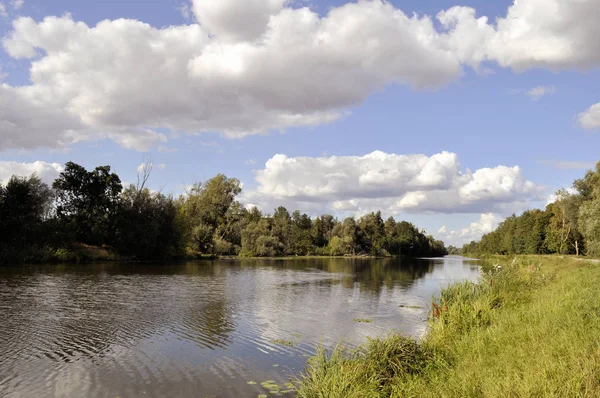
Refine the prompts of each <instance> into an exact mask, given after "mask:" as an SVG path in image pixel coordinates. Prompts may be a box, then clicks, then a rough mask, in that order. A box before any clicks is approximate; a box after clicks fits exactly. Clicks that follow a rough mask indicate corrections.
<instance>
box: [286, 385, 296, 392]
mask: <svg viewBox="0 0 600 398" xmlns="http://www.w3.org/2000/svg"><path fill="white" fill-rule="evenodd" d="M284 386H285V388H291V389H295V388H296V387H294V383H285V384H284ZM294 391H295V390H294Z"/></svg>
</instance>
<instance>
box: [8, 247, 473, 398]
mask: <svg viewBox="0 0 600 398" xmlns="http://www.w3.org/2000/svg"><path fill="white" fill-rule="evenodd" d="M477 265H478V264H477V262H475V261H473V260H467V259H463V258H461V257H446V258H442V259H406V258H403V259H286V260H243V259H240V260H237V259H235V260H218V261H206V262H189V263H183V264H167V265H132V264H99V265H85V266H61V265H59V266H57V265H49V266H40V267H27V268H23V267H20V268H0V396H1V397H27V398H29V397H111V398H115V397H120V398H125V397H257V396H259V395H260V394H266V395H267V396H277V395H279V396H293V394H292V393H289V392H288V393H284V391H286V390H287V389H289V385H288V386H287V387H286V386H285V383H288V382H289V381H290V378H291V377H293V376H294V375H298V374H299V373H300V372H301V371H302V369H303V368H304V366H305V365H306V360H307V357H309V356H311V355H312V354H314V352H315V346H316V345H317V344H323V345H324V346H326V347H333V346H334V345H335V344H336V343H338V342H339V341H341V340H343V341H345V342H347V343H349V344H350V345H355V344H359V343H362V342H364V341H365V340H366V338H367V337H368V336H382V335H385V334H386V333H387V332H389V331H390V330H398V331H400V332H401V333H403V334H404V335H407V336H413V337H415V338H418V337H420V336H422V335H423V333H424V332H425V330H426V324H427V313H428V310H429V308H428V306H429V305H430V302H431V297H432V295H434V294H437V293H439V291H440V289H441V287H443V286H444V285H446V284H448V283H451V282H454V281H457V280H465V279H469V280H475V279H477V276H478V266H477ZM357 319H364V320H370V322H356V321H355V320H357ZM266 381H268V382H269V384H277V385H278V386H279V390H277V389H275V388H274V387H273V386H272V385H270V386H267V387H266V388H265V387H263V385H266V384H264V383H265V382H266ZM261 383H263V385H261ZM275 391H279V394H277V395H275V394H272V393H270V392H275Z"/></svg>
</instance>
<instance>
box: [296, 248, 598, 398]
mask: <svg viewBox="0 0 600 398" xmlns="http://www.w3.org/2000/svg"><path fill="white" fill-rule="evenodd" d="M500 262H501V264H500V266H498V267H494V268H493V269H491V270H489V271H488V272H486V273H485V274H484V275H483V276H482V278H481V280H480V282H479V283H478V284H473V283H461V284H456V285H453V286H451V287H449V288H447V289H446V290H444V291H443V293H442V294H441V297H439V298H437V300H436V302H435V305H433V309H432V312H431V315H430V330H429V333H428V334H427V335H426V336H425V337H424V339H423V340H422V341H421V342H419V343H416V342H415V341H413V340H411V339H408V338H404V337H401V336H398V335H390V336H389V337H388V338H385V339H375V340H371V341H369V342H368V344H366V345H365V346H364V347H361V348H360V349H358V350H353V351H346V350H344V349H343V348H341V347H340V348H338V349H337V350H335V351H334V352H333V353H326V352H325V351H322V350H321V351H320V352H319V353H318V355H317V356H316V357H315V358H313V359H312V360H311V363H310V365H309V367H308V368H307V369H306V371H305V374H304V375H303V376H302V378H301V379H300V380H299V381H298V382H297V388H298V396H299V397H307V398H309V397H310V398H312V397H315V398H316V397H330V398H335V397H340V398H342V397H344V398H345V397H390V396H392V397H597V396H600V337H599V336H600V301H599V300H598V298H599V296H600V294H599V293H600V264H597V263H591V262H585V261H577V260H575V259H570V258H562V259H561V258H556V257H541V256H526V257H518V258H515V259H513V260H509V259H501V260H500Z"/></svg>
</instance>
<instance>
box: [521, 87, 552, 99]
mask: <svg viewBox="0 0 600 398" xmlns="http://www.w3.org/2000/svg"><path fill="white" fill-rule="evenodd" d="M554 93H556V87H554V86H537V87H534V88H532V89H530V90H529V91H527V92H526V93H525V94H527V96H528V97H529V98H531V100H532V101H539V100H540V99H542V97H544V96H546V95H551V94H554Z"/></svg>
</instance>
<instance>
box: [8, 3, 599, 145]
mask: <svg viewBox="0 0 600 398" xmlns="http://www.w3.org/2000/svg"><path fill="white" fill-rule="evenodd" d="M291 3H292V2H290V4H291ZM290 4H287V2H286V1H285V0H248V1H243V2H240V1H237V0H222V1H206V0H194V1H193V2H192V3H190V6H191V8H192V10H193V13H194V15H195V17H196V19H197V20H198V21H199V24H192V25H182V26H171V27H166V28H160V29H159V28H154V27H152V26H150V25H148V24H145V23H142V22H139V21H136V20H128V19H119V20H114V21H109V20H106V21H102V22H100V23H99V24H98V25H96V26H88V25H86V24H85V23H82V22H76V21H74V20H72V18H71V17H70V16H69V15H66V16H64V17H60V18H58V17H47V18H45V19H43V20H41V21H39V22H36V21H35V20H34V19H32V18H17V19H15V20H14V21H13V30H12V31H11V32H10V33H9V34H8V36H6V37H5V38H4V40H3V44H4V48H5V50H6V51H7V53H8V54H9V55H10V56H11V57H13V58H15V59H29V60H31V67H30V81H31V84H30V85H28V86H23V87H12V86H9V85H6V84H5V85H3V86H1V88H0V91H1V92H0V126H1V127H2V131H3V136H2V137H1V138H0V150H4V149H9V148H35V147H40V146H45V147H60V146H68V145H70V144H73V143H74V142H78V141H82V140H99V139H111V140H114V141H115V142H117V143H119V144H120V145H122V146H124V147H126V148H131V149H137V150H141V151H145V150H147V149H148V148H150V147H152V146H165V143H166V142H168V139H169V136H167V135H165V134H164V133H162V132H161V131H163V130H162V129H167V130H171V131H173V132H174V133H175V134H179V133H191V134H194V133H202V132H218V133H220V134H222V135H224V136H226V137H229V138H239V137H244V136H247V135H251V134H266V133H268V132H270V131H273V130H281V129H286V128H291V127H296V126H314V125H320V124H323V123H330V122H333V121H335V120H338V119H339V118H341V117H343V116H344V115H346V114H347V112H348V109H349V108H351V107H352V106H355V105H358V104H360V103H361V102H362V101H364V100H365V99H366V98H367V97H368V96H369V95H371V94H372V93H374V92H377V91H380V90H382V89H383V88H384V87H386V86H387V85H390V84H402V85H409V86H411V87H413V88H416V89H435V88H439V87H442V86H444V85H446V84H448V83H450V82H452V81H455V80H456V79H458V78H459V77H460V76H461V74H462V69H463V65H470V66H472V67H474V68H476V69H477V70H478V71H479V72H480V73H484V74H485V73H486V72H485V71H486V70H489V68H488V67H487V66H486V65H485V64H484V65H481V63H482V62H486V61H488V62H490V61H491V62H497V63H498V64H499V65H500V66H502V67H510V68H513V69H515V70H517V71H522V70H526V69H530V68H547V69H552V70H558V69H565V68H590V67H595V66H599V65H600V41H598V40H595V38H596V37H598V36H599V34H600V24H597V23H596V16H597V15H599V14H600V2H598V1H597V0H577V1H573V0H521V1H518V2H515V4H514V5H512V6H511V7H510V8H509V9H508V12H507V16H506V17H504V18H499V19H498V20H497V21H496V22H495V23H493V24H491V23H489V22H488V19H487V18H485V17H480V18H477V16H476V12H475V10H474V9H472V8H467V7H453V8H451V9H449V10H446V11H443V12H441V13H439V14H438V16H437V18H438V20H439V21H440V22H441V23H442V29H441V30H439V29H438V30H436V27H435V26H436V25H435V23H434V19H433V18H431V17H429V16H418V15H412V16H408V15H406V14H405V13H404V12H403V11H401V10H400V9H398V8H395V7H394V6H393V5H392V4H390V3H388V2H382V1H380V0H374V1H364V0H360V1H358V2H356V3H348V4H345V5H342V6H339V7H333V8H331V9H330V10H329V12H328V13H327V14H326V15H319V14H317V13H316V12H313V11H311V10H310V9H309V8H306V7H300V8H293V7H291V6H290ZM294 4H295V3H294ZM5 11H6V10H5ZM140 60H143V63H140ZM157 74H158V75H160V76H161V78H160V79H156V75H157ZM348 82H352V84H348ZM6 98H9V100H6ZM3 99H5V100H4V101H3ZM14 104H19V106H16V105H14ZM594 120H595V119H594ZM582 124H583V125H584V126H590V125H593V123H591V122H589V121H588V118H586V117H582Z"/></svg>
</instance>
